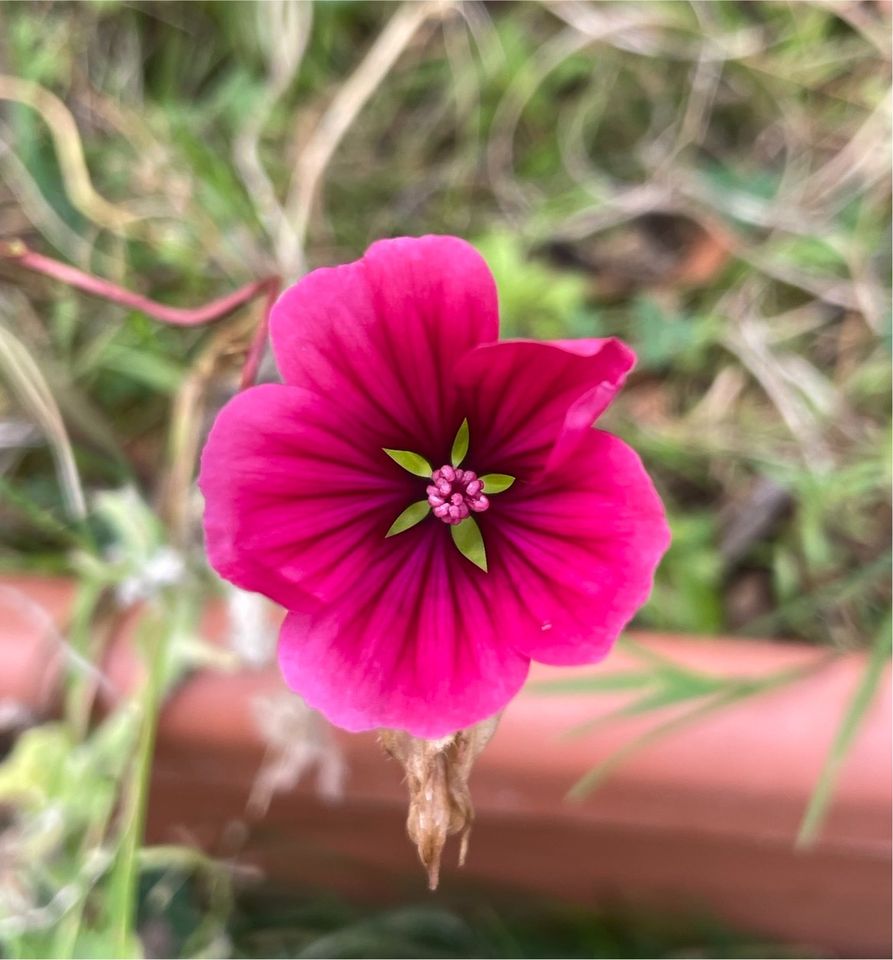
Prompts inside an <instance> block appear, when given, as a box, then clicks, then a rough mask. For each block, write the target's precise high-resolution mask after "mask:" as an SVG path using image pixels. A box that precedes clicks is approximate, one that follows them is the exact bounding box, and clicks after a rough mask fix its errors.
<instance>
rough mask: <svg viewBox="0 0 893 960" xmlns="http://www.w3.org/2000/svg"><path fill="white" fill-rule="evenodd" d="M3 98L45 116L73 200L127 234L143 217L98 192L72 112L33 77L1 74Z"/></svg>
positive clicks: (91, 217) (106, 224)
mask: <svg viewBox="0 0 893 960" xmlns="http://www.w3.org/2000/svg"><path fill="white" fill-rule="evenodd" d="M0 100H13V101H15V102H17V103H22V104H25V106H28V107H31V109H32V110H36V111H37V112H38V113H39V114H40V115H41V117H42V118H43V119H44V121H45V123H46V125H47V126H48V127H49V129H50V134H51V135H52V138H53V144H54V146H55V148H56V153H57V155H58V157H59V167H60V169H61V171H62V179H63V181H64V182H65V189H66V191H67V192H68V196H69V199H70V200H71V202H72V204H73V205H74V206H75V207H76V208H77V209H78V210H79V211H80V212H81V213H82V214H83V215H84V216H85V217H87V219H88V220H92V221H93V222H94V223H96V224H98V225H99V226H101V227H104V228H106V229H107V230H111V231H113V232H114V233H123V232H125V231H126V228H127V227H128V226H129V225H130V224H132V223H134V222H135V221H136V220H138V219H139V217H138V216H137V215H136V214H135V213H133V212H131V211H130V210H128V209H127V208H126V207H124V206H121V205H120V204H114V203H110V202H109V201H108V200H106V199H105V197H102V196H100V195H99V194H98V193H97V192H96V190H95V188H94V187H93V181H92V180H91V179H90V172H89V171H88V169H87V162H86V160H85V159H84V148H83V145H82V143H81V136H80V133H79V132H78V128H77V124H76V123H75V122H74V117H73V116H72V115H71V111H70V110H69V109H68V107H66V106H65V104H64V103H63V102H62V101H61V100H60V99H59V98H58V97H57V96H56V95H55V94H54V93H51V92H50V91H49V90H47V89H45V88H44V87H42V86H40V84H38V83H34V82H32V81H30V80H23V79H21V78H19V77H11V76H8V75H6V74H0Z"/></svg>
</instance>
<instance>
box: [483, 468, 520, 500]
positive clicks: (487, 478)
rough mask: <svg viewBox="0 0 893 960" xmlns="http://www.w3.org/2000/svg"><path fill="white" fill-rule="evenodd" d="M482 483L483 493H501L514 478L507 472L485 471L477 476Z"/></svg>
mask: <svg viewBox="0 0 893 960" xmlns="http://www.w3.org/2000/svg"><path fill="white" fill-rule="evenodd" d="M478 479H479V480H480V481H481V483H482V484H483V485H484V493H486V494H487V496H489V495H490V494H491V493H502V492H503V491H504V490H508V488H509V487H510V486H511V485H512V484H513V483H514V482H515V478H514V477H513V476H510V475H509V474H507V473H485V474H484V475H483V476H482V477H479V478H478Z"/></svg>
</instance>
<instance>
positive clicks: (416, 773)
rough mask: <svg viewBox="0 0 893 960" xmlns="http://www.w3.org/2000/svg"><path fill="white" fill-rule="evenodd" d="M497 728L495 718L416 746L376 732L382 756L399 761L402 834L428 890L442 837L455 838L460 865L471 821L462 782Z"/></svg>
mask: <svg viewBox="0 0 893 960" xmlns="http://www.w3.org/2000/svg"><path fill="white" fill-rule="evenodd" d="M498 723H499V715H497V716H495V717H490V718H489V719H487V720H482V721H481V722H480V723H476V724H475V725H474V726H473V727H468V728H467V729H465V730H460V731H459V732H458V733H454V734H452V735H451V736H448V737H443V738H441V739H440V740H422V739H419V738H418V737H413V736H410V735H409V734H408V733H404V732H403V731H402V730H379V732H378V737H379V740H380V741H381V745H382V746H383V747H384V749H385V751H386V752H387V753H388V754H389V755H390V756H392V757H393V758H394V759H395V760H397V761H399V763H400V764H401V766H402V767H403V769H404V771H405V773H406V784H407V787H408V788H409V814H408V816H407V818H406V832H407V833H408V834H409V838H410V840H412V842H413V843H414V844H415V845H416V849H417V850H418V852H419V859H420V860H421V861H422V865H423V866H424V867H425V870H426V871H427V872H428V886H429V888H430V889H431V890H436V889H437V882H438V879H439V877H440V858H441V854H442V853H443V848H444V844H445V843H446V840H447V837H449V836H452V835H454V834H460V841H459V866H460V867H461V866H462V864H463V863H464V862H465V855H466V853H467V852H468V838H469V835H470V833H471V823H472V820H473V819H474V808H473V807H472V803H471V792H470V791H469V789H468V778H469V776H470V775H471V768H472V766H473V765H474V761H475V760H476V759H477V757H478V755H479V754H480V752H481V751H482V750H483V749H484V747H485V746H486V745H487V742H488V741H489V739H490V737H492V736H493V733H494V731H495V730H496V725H497V724H498Z"/></svg>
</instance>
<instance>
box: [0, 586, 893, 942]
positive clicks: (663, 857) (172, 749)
mask: <svg viewBox="0 0 893 960" xmlns="http://www.w3.org/2000/svg"><path fill="white" fill-rule="evenodd" d="M17 592H18V593H19V594H21V595H24V596H25V597H26V598H27V600H26V601H25V602H16V601H14V600H12V599H11V598H12V597H13V596H14V595H15V594H16V593H17ZM70 598H71V587H70V585H69V584H67V583H65V582H61V581H52V580H49V581H48V580H42V579H36V578H16V579H12V580H10V579H6V580H0V648H2V656H3V660H2V663H3V671H2V675H0V700H7V701H8V700H15V701H16V702H19V703H24V704H27V705H28V707H29V708H31V709H32V710H33V711H34V712H41V711H43V712H46V711H47V710H49V709H50V708H51V705H52V698H51V696H50V695H49V693H48V691H51V690H52V688H53V683H52V674H53V673H54V672H57V669H58V664H59V659H58V656H55V655H54V654H53V650H54V648H55V646H56V645H55V644H54V641H52V640H51V639H48V638H47V631H46V624H44V625H43V627H40V626H39V624H38V620H40V619H41V618H40V617H36V618H35V616H34V610H35V609H37V608H39V609H41V610H45V611H46V612H47V614H48V615H49V618H51V619H52V620H54V621H55V622H56V623H57V624H59V625H62V624H64V622H65V618H66V616H67V608H68V605H69V603H70ZM26 608H30V609H31V614H30V615H29V614H27V613H26V612H25V609H26ZM133 623H134V618H133V616H131V617H128V618H125V619H124V620H123V621H122V623H121V624H120V625H119V628H118V629H117V631H116V632H115V635H114V637H113V640H112V643H111V645H110V648H109V651H108V656H107V660H106V667H105V669H106V673H107V674H108V676H109V678H110V680H111V683H112V685H113V686H114V687H115V688H117V689H119V690H122V691H126V690H127V689H128V688H130V687H132V686H133V685H135V683H137V682H138V681H137V679H136V677H137V667H136V660H135V657H134V654H133V651H132V646H131V642H130V640H131V636H132V629H133ZM224 625H225V615H224V612H223V611H222V609H221V608H220V607H219V606H217V605H212V606H211V607H210V608H209V610H208V612H207V617H206V622H205V625H204V629H205V631H206V633H207V634H208V636H214V635H218V636H219V635H220V634H221V633H222V631H223V629H224ZM635 638H636V640H637V641H638V642H639V643H641V644H643V645H645V646H646V647H648V648H650V649H652V650H654V651H657V652H659V653H661V654H664V655H666V656H670V657H673V658H674V659H676V660H678V661H680V662H682V663H685V664H688V665H690V666H692V667H694V668H696V669H698V670H702V671H705V672H707V673H717V674H723V675H729V676H736V677H742V676H748V677H750V676H754V677H758V676H768V675H770V674H775V673H777V672H778V671H780V670H784V669H788V668H794V667H797V666H808V665H810V664H814V665H816V669H815V670H813V671H811V672H809V673H808V675H806V676H804V677H803V678H802V679H799V680H797V681H796V682H792V683H790V684H787V685H785V686H781V687H778V688H776V689H774V690H773V691H771V692H768V693H763V694H760V695H757V696H754V697H752V698H749V699H745V700H742V701H740V702H739V703H736V704H734V705H732V706H728V707H725V708H723V709H721V710H718V711H716V712H713V713H709V714H706V715H704V716H703V717H702V718H700V719H699V720H698V721H697V722H694V723H691V724H688V725H683V726H680V727H678V728H677V729H676V730H675V731H674V732H673V733H672V734H670V735H667V736H666V737H664V738H662V739H659V740H656V741H655V742H654V743H652V744H651V745H650V746H648V747H647V748H645V749H642V750H641V751H639V752H637V753H635V754H633V755H632V756H630V757H629V759H628V760H627V761H626V762H625V763H623V764H622V765H621V766H619V767H618V768H617V769H616V770H615V771H614V773H613V774H612V776H611V777H609V778H608V780H607V782H606V783H605V784H604V785H603V786H602V787H601V788H600V789H598V790H597V791H596V792H594V793H593V794H591V795H589V796H587V797H586V798H585V799H583V800H582V801H578V802H571V801H568V800H567V799H566V794H567V791H568V789H569V788H570V787H571V786H572V785H573V784H574V783H575V782H576V781H577V780H578V778H579V777H580V776H581V775H582V774H584V773H585V772H586V771H587V770H589V769H590V768H591V766H592V765H593V764H594V763H595V762H597V761H598V760H600V759H602V758H604V757H606V756H608V755H609V754H610V753H612V752H613V751H615V750H617V749H618V748H620V747H623V746H624V745H626V744H629V743H630V741H631V740H632V739H633V738H634V737H636V736H639V735H641V734H642V733H643V732H645V731H647V730H649V729H651V728H652V727H654V726H655V724H656V723H657V722H659V721H663V720H666V719H667V717H668V716H672V715H673V711H672V710H669V711H665V712H663V713H661V714H659V715H654V714H651V715H647V716H640V717H631V718H626V719H623V720H622V721H616V722H612V723H610V724H607V725H602V726H600V727H598V728H597V729H595V730H593V731H592V732H591V733H589V734H586V735H583V736H578V737H569V736H568V735H567V734H568V731H569V730H571V729H572V728H574V727H575V726H578V725H579V724H581V723H584V722H585V721H589V720H591V719H593V718H594V717H597V716H599V715H600V714H604V713H606V712H607V711H609V710H612V709H614V708H616V707H617V706H618V705H620V704H622V703H623V702H625V700H626V695H624V694H611V695H605V694H599V695H591V694H590V695H587V694H583V693H576V694H561V695H555V694H549V695H547V694H545V693H543V692H542V691H540V690H538V689H537V682H538V681H543V680H547V679H555V678H556V677H568V676H576V677H580V678H585V677H586V676H588V675H590V674H592V673H593V671H595V672H597V673H604V672H605V671H610V672H619V671H623V670H628V669H631V667H632V664H631V662H630V659H629V654H628V653H626V652H625V651H624V650H622V649H618V650H617V651H616V652H615V653H614V654H612V656H611V657H610V659H609V660H608V661H607V662H606V663H605V664H603V665H601V666H599V667H594V668H574V669H571V670H567V669H563V670H557V669H554V668H539V667H535V668H534V670H533V671H532V674H531V682H530V683H529V684H528V686H527V688H526V689H525V690H524V692H522V694H521V695H520V696H519V697H518V698H517V699H516V700H515V701H514V702H513V703H512V704H511V705H510V706H509V708H508V709H507V710H506V712H505V714H504V717H503V719H502V722H501V724H500V727H499V729H498V731H497V733H496V735H495V736H494V738H493V740H492V742H491V743H490V744H489V745H488V747H487V748H486V750H485V751H484V753H483V755H482V756H481V757H480V759H479V761H478V764H477V766H476V768H475V771H474V774H473V776H472V781H471V786H472V794H473V797H474V803H475V808H476V813H477V820H476V823H475V828H474V832H473V836H472V839H471V851H470V854H469V858H468V862H467V864H466V866H465V867H464V868H463V869H462V870H461V871H459V870H458V869H456V868H455V867H453V866H452V864H451V863H450V859H449V858H450V856H455V852H452V853H451V852H450V851H449V850H448V851H447V860H446V861H445V864H444V869H443V872H442V885H441V891H440V892H439V893H438V894H437V896H438V897H441V896H445V897H450V896H455V895H460V894H461V893H462V892H463V891H468V890H469V889H477V890H480V889H486V891H487V892H488V894H492V893H494V892H496V893H499V892H501V893H504V894H507V895H508V894H512V893H517V894H521V895H535V896H539V897H545V898H549V899H552V900H555V899H558V900H561V901H565V902H571V903H577V904H583V905H587V906H591V907H599V908H604V907H605V905H606V904H612V905H621V904H622V905H624V906H633V907H646V908H648V909H658V910H661V911H666V910H674V911H685V912H689V913H691V914H692V915H698V916H704V915H707V916H715V917H718V918H720V919H722V920H723V921H725V922H726V923H729V924H732V925H733V926H736V927H738V928H740V929H742V930H745V931H751V932H753V933H755V934H759V935H763V936H766V937H769V938H774V939H777V940H782V941H787V942H791V943H797V944H804V945H808V946H809V947H811V948H812V949H814V950H818V951H820V952H824V951H827V952H832V953H835V954H840V955H844V956H859V957H866V956H889V949H890V904H891V870H890V867H891V819H890V815H891V754H893V751H891V725H890V713H891V682H890V674H889V672H888V673H887V675H886V677H885V679H884V681H883V684H882V686H881V690H880V691H879V693H878V695H877V696H876V698H875V700H874V702H873V704H872V706H871V709H870V710H869V713H868V715H867V717H866V719H865V722H864V723H863V725H862V727H861V728H860V731H859V734H858V737H857V739H856V742H855V744H854V746H853V748H852V749H851V751H850V752H849V754H848V756H847V759H846V762H845V764H844V766H843V769H842V770H841V772H840V778H839V782H838V789H837V792H836V794H835V800H834V805H833V808H832V810H831V814H830V816H829V817H828V820H827V822H826V823H825V825H824V829H823V831H822V833H821V836H820V837H819V839H818V841H817V842H816V843H815V844H814V845H813V846H812V847H811V848H810V849H808V850H797V849H795V847H794V838H795V835H796V830H797V826H798V823H799V821H800V818H801V816H802V814H803V810H804V807H805V805H806V802H807V800H808V798H809V796H810V793H811V791H812V789H813V786H814V784H815V781H816V778H817V776H818V774H819V771H820V769H821V766H822V763H823V761H824V758H825V755H826V752H827V750H828V747H829V745H830V743H831V740H832V738H833V736H834V733H835V731H836V729H837V725H838V723H839V721H840V717H841V715H842V712H843V710H844V708H845V706H846V704H847V703H848V701H849V699H850V697H851V696H852V693H853V690H854V688H855V687H856V685H857V684H858V682H859V678H860V675H861V671H862V670H863V667H864V657H863V656H862V655H860V654H847V655H842V656H840V657H838V658H836V659H834V660H833V661H830V662H825V661H826V660H827V653H826V652H825V651H820V650H816V649H815V648H813V647H807V646H801V645H796V644H777V643H768V642H759V641H751V640H742V639H726V638H716V637H711V638H691V637H670V636H659V635H655V634H641V633H640V634H636V635H635ZM820 661H821V665H819V664H820ZM275 703H280V704H284V705H288V704H291V705H292V706H294V704H295V701H294V698H293V697H291V695H289V694H288V693H287V691H285V689H284V686H283V684H282V682H281V680H280V678H279V676H278V673H277V672H276V670H275V669H266V670H245V671H241V672H238V673H234V674H224V673H218V672H210V671H206V672H202V673H199V674H197V675H195V676H193V677H192V678H191V679H189V680H188V681H186V682H185V683H184V684H183V685H182V686H181V688H180V689H178V690H177V691H176V692H175V694H174V695H173V696H172V697H171V698H170V700H169V702H168V703H167V705H166V707H165V710H164V714H163V718H162V722H161V727H160V731H159V738H158V746H157V754H156V763H155V774H154V780H153V787H152V795H151V802H150V813H149V827H148V829H149V839H150V841H152V842H183V841H187V842H193V843H200V844H201V845H202V846H204V847H206V848H207V849H208V850H210V851H211V852H212V853H215V854H216V855H219V856H224V857H229V858H232V859H233V860H234V862H238V863H240V864H242V865H253V866H256V867H258V868H259V869H260V870H261V871H262V872H263V875H264V876H265V877H266V878H267V880H268V882H270V883H271V884H275V885H277V886H280V887H288V888H290V889H301V888H305V889H312V890H315V891H319V890H334V891H338V892H339V893H341V894H343V895H347V896H351V897H356V898H361V899H364V900H375V901H380V902H386V901H389V900H395V899H397V898H405V897H406V896H407V895H408V896H411V897H414V898H418V897H420V896H422V895H423V892H424V886H425V883H424V877H423V875H422V872H421V870H420V868H419V865H418V863H417V861H416V857H415V851H414V850H413V848H412V847H411V845H410V844H409V842H408V841H407V839H406V837H405V834H404V818H405V812H406V800H405V795H404V787H403V785H402V784H401V782H400V772H399V769H398V767H397V765H396V764H394V763H393V762H388V761H387V760H385V759H384V757H383V756H382V753H381V751H380V749H379V746H378V744H377V743H376V742H375V737H374V736H373V735H371V734H369V735H359V736H349V735H340V734H338V735H337V736H336V738H335V741H334V742H335V743H336V744H337V750H338V751H339V752H340V757H341V760H342V761H343V764H344V769H345V771H346V780H345V783H344V787H343V791H342V793H341V797H340V799H338V800H333V799H331V796H329V797H328V798H326V797H325V796H322V795H321V793H320V790H319V786H318V780H317V777H316V775H315V773H314V772H312V771H311V772H310V773H309V774H308V775H307V776H305V777H304V778H303V779H302V782H301V783H300V784H299V785H298V786H297V787H295V788H293V789H289V790H287V791H286V792H282V793H279V794H277V795H276V796H274V797H273V799H272V802H271V803H270V804H269V809H266V810H265V811H263V815H261V812H262V808H263V807H264V806H265V805H264V804H263V803H261V804H260V805H259V804H258V802H257V791H256V789H255V793H254V796H253V797H252V786H253V785H255V786H256V783H257V776H258V773H259V771H260V770H261V769H262V768H263V769H265V770H266V771H267V772H269V770H270V763H271V762H275V760H276V756H275V754H276V750H272V751H271V748H270V743H269V730H268V731H267V735H266V738H265V736H264V734H262V732H261V726H262V724H261V722H260V720H261V718H262V717H263V716H264V708H265V707H266V708H269V707H270V705H271V704H275ZM287 712H288V711H287V710H286V713H287ZM266 715H267V717H268V719H269V715H270V711H269V709H267V711H266ZM268 726H269V724H268ZM306 729H307V730H310V732H311V733H312V734H313V735H323V736H324V735H325V733H324V731H325V730H326V728H325V727H324V726H322V725H320V726H319V727H318V728H316V733H315V734H314V733H313V725H312V724H311V725H310V726H309V727H306ZM321 732H322V733H321ZM281 746H282V745H281V744H280V747H281ZM320 755H322V754H320ZM329 755H330V756H331V748H329ZM317 759H318V757H317ZM311 760H312V752H311ZM265 764H266V766H265ZM328 774H329V781H330V782H329V793H331V787H332V783H331V780H332V769H331V768H330V769H329V771H328ZM249 801H250V802H249Z"/></svg>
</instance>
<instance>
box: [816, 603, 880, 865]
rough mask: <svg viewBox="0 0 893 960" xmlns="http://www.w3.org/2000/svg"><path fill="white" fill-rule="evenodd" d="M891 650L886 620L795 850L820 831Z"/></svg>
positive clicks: (855, 692)
mask: <svg viewBox="0 0 893 960" xmlns="http://www.w3.org/2000/svg"><path fill="white" fill-rule="evenodd" d="M890 650H891V640H890V619H889V617H888V618H887V621H886V623H884V624H883V625H882V627H881V630H880V631H879V633H878V637H877V640H876V642H875V645H874V648H873V649H872V651H871V656H870V657H869V658H868V663H867V664H866V665H865V671H864V673H863V674H862V678H861V680H860V681H859V685H858V686H857V687H856V689H855V691H854V692H853V697H852V699H851V700H850V702H849V705H848V706H847V708H846V710H845V712H844V715H843V718H842V719H841V721H840V725H839V726H838V728H837V733H836V734H835V736H834V740H833V742H832V743H831V747H830V749H829V750H828V755H827V757H826V758H825V763H824V765H823V767H822V772H821V773H820V774H819V779H818V781H817V782H816V785H815V788H814V789H813V791H812V796H811V797H810V798H809V803H808V804H807V807H806V812H805V813H804V814H803V819H802V820H801V822H800V829H799V830H798V832H797V846H798V847H801V848H802V847H808V846H810V845H811V844H812V843H813V841H814V840H815V839H816V837H817V835H818V832H819V830H820V829H821V826H822V823H823V821H824V819H825V815H826V814H827V812H828V808H829V806H830V804H831V800H832V798H833V796H834V787H835V785H836V783H837V778H838V777H839V775H840V771H841V769H842V767H843V763H844V761H845V760H846V758H847V755H848V754H849V751H850V747H852V745H853V741H854V740H855V738H856V734H857V733H858V732H859V728H860V726H861V724H862V720H863V719H864V718H865V714H866V713H867V712H868V708H869V707H870V706H871V702H872V700H873V699H874V695H875V693H876V692H877V690H878V687H879V686H880V682H881V679H882V678H883V676H884V668H885V667H886V665H887V662H888V660H889V658H890Z"/></svg>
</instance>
